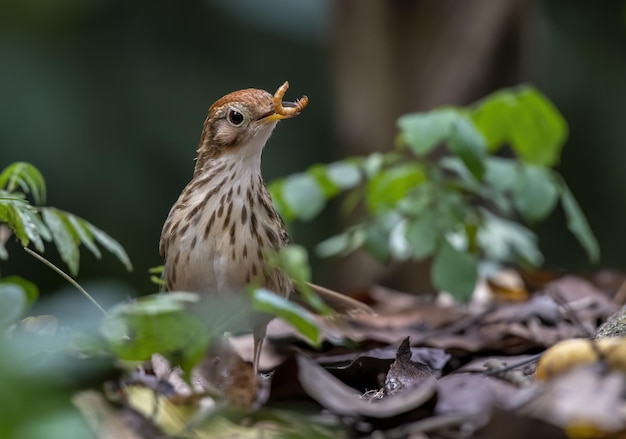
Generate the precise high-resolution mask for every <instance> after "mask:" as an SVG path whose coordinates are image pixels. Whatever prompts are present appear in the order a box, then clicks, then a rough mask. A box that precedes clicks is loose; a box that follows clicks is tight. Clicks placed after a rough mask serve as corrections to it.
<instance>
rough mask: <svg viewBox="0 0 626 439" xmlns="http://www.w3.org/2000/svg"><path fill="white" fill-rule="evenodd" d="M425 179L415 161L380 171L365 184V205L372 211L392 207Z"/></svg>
mask: <svg viewBox="0 0 626 439" xmlns="http://www.w3.org/2000/svg"><path fill="white" fill-rule="evenodd" d="M425 181H426V175H425V174H424V171H423V170H422V168H421V166H420V165H418V164H415V163H407V164H401V165H397V166H394V167H392V168H389V169H386V170H384V171H381V172H380V173H379V174H378V175H377V176H375V177H374V178H372V179H371V180H370V181H369V182H368V184H367V193H366V202H367V206H368V208H369V210H370V212H374V213H376V212H381V211H384V210H387V209H389V208H394V207H395V205H396V204H397V203H398V202H399V201H400V200H401V199H403V198H404V197H406V196H407V194H408V193H409V191H411V190H412V189H414V188H415V187H416V186H418V185H420V184H422V183H423V182H425Z"/></svg>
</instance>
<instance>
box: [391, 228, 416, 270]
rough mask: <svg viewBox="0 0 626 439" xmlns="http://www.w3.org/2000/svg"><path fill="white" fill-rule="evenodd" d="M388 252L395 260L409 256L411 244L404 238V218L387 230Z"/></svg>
mask: <svg viewBox="0 0 626 439" xmlns="http://www.w3.org/2000/svg"><path fill="white" fill-rule="evenodd" d="M389 252H390V253H391V256H392V257H393V258H394V259H395V260H397V261H404V260H407V259H409V258H410V257H411V246H410V245H409V242H408V241H407V238H406V220H401V221H400V222H398V224H396V226H395V227H393V228H392V229H391V231H390V232H389Z"/></svg>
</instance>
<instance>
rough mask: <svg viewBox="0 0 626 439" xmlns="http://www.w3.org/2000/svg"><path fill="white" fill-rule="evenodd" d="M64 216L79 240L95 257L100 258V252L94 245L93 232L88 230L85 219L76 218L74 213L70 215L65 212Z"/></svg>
mask: <svg viewBox="0 0 626 439" xmlns="http://www.w3.org/2000/svg"><path fill="white" fill-rule="evenodd" d="M66 216H67V219H68V221H69V222H70V224H71V225H72V227H73V229H74V231H75V232H76V234H77V235H78V239H79V240H80V242H81V243H82V244H84V245H85V247H87V248H88V249H89V251H90V252H91V253H93V255H94V256H95V257H96V258H98V259H100V258H101V257H102V254H101V253H100V250H99V249H98V247H97V246H96V242H95V241H94V239H93V234H92V233H91V231H90V230H89V224H88V223H87V221H85V220H84V219H82V218H78V217H77V216H76V215H72V214H71V213H68V214H66Z"/></svg>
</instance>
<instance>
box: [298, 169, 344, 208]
mask: <svg viewBox="0 0 626 439" xmlns="http://www.w3.org/2000/svg"><path fill="white" fill-rule="evenodd" d="M328 166H330V165H328ZM326 168H327V166H326V165H320V164H316V165H313V166H311V167H310V168H309V169H307V171H306V174H308V175H310V176H311V177H313V179H314V180H315V182H316V183H317V185H318V186H319V188H320V189H321V190H322V193H323V194H324V198H325V199H327V200H328V199H331V198H333V197H335V196H337V194H339V193H340V192H341V189H340V188H339V186H337V185H336V184H335V182H334V181H332V180H331V179H330V178H329V176H328V172H327V170H326Z"/></svg>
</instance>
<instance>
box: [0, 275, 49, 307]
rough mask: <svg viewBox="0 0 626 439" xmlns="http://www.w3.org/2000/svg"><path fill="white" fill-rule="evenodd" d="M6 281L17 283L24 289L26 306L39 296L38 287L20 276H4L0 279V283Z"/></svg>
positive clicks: (5, 282)
mask: <svg viewBox="0 0 626 439" xmlns="http://www.w3.org/2000/svg"><path fill="white" fill-rule="evenodd" d="M7 283H9V284H14V285H18V286H19V287H20V288H21V289H22V290H23V291H24V294H26V301H27V306H31V305H32V304H33V303H35V301H36V300H37V298H38V297H39V288H38V287H37V285H35V284H34V283H32V282H31V281H29V280H26V279H24V278H23V277H21V276H6V277H3V278H2V279H0V285H1V284H7Z"/></svg>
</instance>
